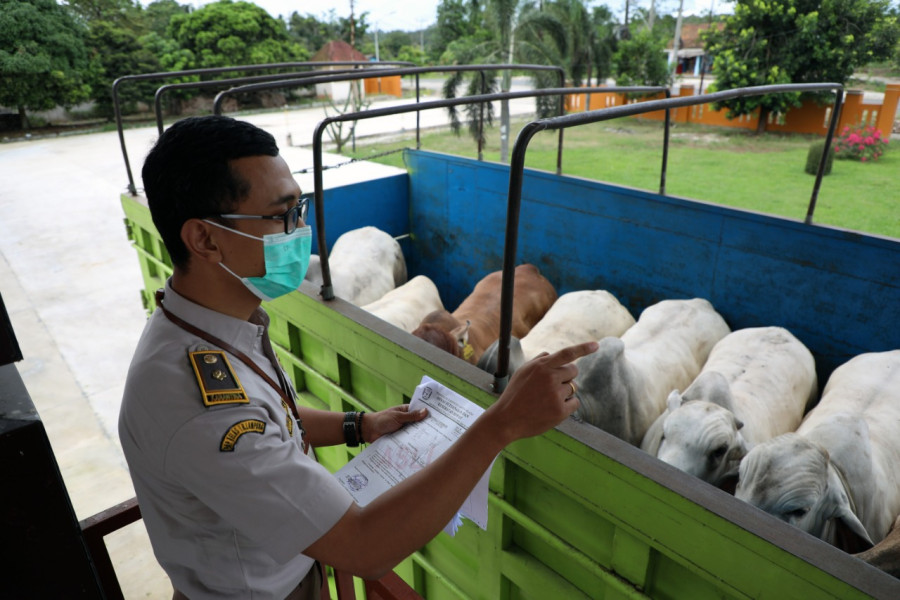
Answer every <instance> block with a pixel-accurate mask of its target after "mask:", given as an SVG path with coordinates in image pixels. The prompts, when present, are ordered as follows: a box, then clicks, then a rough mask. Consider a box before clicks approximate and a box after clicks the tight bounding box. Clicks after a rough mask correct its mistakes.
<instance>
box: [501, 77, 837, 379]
mask: <svg viewBox="0 0 900 600" xmlns="http://www.w3.org/2000/svg"><path fill="white" fill-rule="evenodd" d="M829 90H831V91H835V92H837V94H836V97H835V107H834V109H833V110H832V122H831V125H830V127H829V134H828V138H827V141H826V144H830V143H831V137H830V136H831V135H832V134H833V130H834V128H835V126H836V123H837V120H836V117H835V115H836V114H837V113H839V112H840V108H841V107H840V102H841V100H842V99H843V94H842V90H843V86H842V85H841V84H839V83H792V84H781V85H762V86H755V87H746V88H735V89H731V90H723V91H721V92H714V93H712V94H703V95H700V96H681V97H678V98H668V99H665V100H649V101H647V102H640V103H635V104H628V105H624V106H614V107H610V108H602V109H599V110H595V111H590V112H584V113H573V114H569V115H564V116H562V117H551V118H547V119H539V120H536V121H532V122H531V123H528V124H527V125H525V127H523V128H522V129H521V130H520V131H519V135H518V137H517V138H516V143H515V145H514V146H513V152H512V156H511V159H510V167H509V192H508V206H507V211H506V215H507V218H506V242H505V245H504V249H503V279H502V284H501V292H500V337H499V342H498V346H499V348H498V353H497V371H496V372H495V373H494V391H495V392H498V393H499V392H502V391H503V390H504V389H506V384H507V383H508V382H509V343H510V339H511V337H512V303H513V286H514V284H515V262H516V251H517V245H518V229H519V210H520V207H521V203H522V183H523V180H524V169H525V151H526V150H527V148H528V143H529V142H530V141H531V138H533V137H534V135H535V134H537V133H538V132H539V131H545V130H554V129H564V128H567V127H574V126H577V125H586V124H589V123H597V122H600V121H608V120H610V119H617V118H620V117H629V116H634V115H638V114H642V113H647V112H653V111H657V110H668V109H672V108H680V107H683V106H693V105H696V104H708V103H711V102H719V101H723V100H730V99H732V98H742V97H745V96H762V95H766V94H777V93H785V92H816V91H829ZM827 149H828V146H826V152H823V153H822V158H821V162H820V163H819V175H821V174H822V173H823V171H824V162H825V159H826V158H827V154H828V152H827ZM818 181H820V178H819V177H817V182H818ZM817 185H818V183H817ZM816 193H818V187H817V188H816V189H815V190H814V191H813V194H814V195H815V194H816ZM814 197H815V196H814ZM813 204H814V202H813ZM811 219H812V217H811V215H809V216H808V217H807V220H808V221H811Z"/></svg>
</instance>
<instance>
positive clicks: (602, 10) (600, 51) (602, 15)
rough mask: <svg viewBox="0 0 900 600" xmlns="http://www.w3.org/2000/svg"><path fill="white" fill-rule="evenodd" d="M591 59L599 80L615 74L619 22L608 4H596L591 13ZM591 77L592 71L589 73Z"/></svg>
mask: <svg viewBox="0 0 900 600" xmlns="http://www.w3.org/2000/svg"><path fill="white" fill-rule="evenodd" d="M591 26H592V36H591V60H592V61H593V68H594V71H595V72H596V77H597V81H598V82H601V83H602V82H603V81H604V80H605V79H606V78H607V77H611V76H612V74H613V55H614V54H615V52H616V48H617V45H618V40H617V39H616V31H617V30H618V27H619V26H618V23H617V22H616V19H615V17H614V16H613V14H612V11H611V10H610V9H609V7H608V6H595V7H594V10H593V12H592V13H591ZM588 78H590V72H589V73H588Z"/></svg>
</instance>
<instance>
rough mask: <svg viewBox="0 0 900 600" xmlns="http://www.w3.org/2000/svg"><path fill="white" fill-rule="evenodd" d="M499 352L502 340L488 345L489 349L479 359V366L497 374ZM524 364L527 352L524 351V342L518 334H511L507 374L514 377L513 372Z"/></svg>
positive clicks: (492, 373)
mask: <svg viewBox="0 0 900 600" xmlns="http://www.w3.org/2000/svg"><path fill="white" fill-rule="evenodd" d="M499 353H500V340H495V341H494V343H492V344H491V345H490V346H488V348H487V350H485V351H484V354H482V355H481V358H479V359H478V368H479V369H481V370H482V371H486V372H488V373H490V374H491V375H496V373H497V361H498V360H499ZM523 364H525V353H524V352H523V351H522V342H520V341H519V338H517V337H516V336H514V335H513V336H510V338H509V368H508V369H507V370H508V373H507V375H508V376H509V377H512V376H513V374H514V373H515V372H516V371H518V370H519V368H521V366H522V365H523Z"/></svg>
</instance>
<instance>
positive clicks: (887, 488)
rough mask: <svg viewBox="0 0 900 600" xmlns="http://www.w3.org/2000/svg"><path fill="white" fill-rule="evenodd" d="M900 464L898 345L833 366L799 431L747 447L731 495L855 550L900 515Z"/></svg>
mask: <svg viewBox="0 0 900 600" xmlns="http://www.w3.org/2000/svg"><path fill="white" fill-rule="evenodd" d="M898 465H900V350H893V351H890V352H873V353H868V354H861V355H859V356H857V357H855V358H853V359H852V360H850V361H848V362H847V363H845V364H843V365H841V366H840V367H838V368H837V369H835V371H834V372H833V373H832V374H831V377H830V378H829V379H828V384H827V385H826V386H825V389H824V390H823V392H822V399H821V400H820V401H819V404H818V405H817V406H816V407H815V408H814V409H812V410H811V411H810V412H809V414H807V416H806V417H805V418H804V419H803V422H802V423H801V424H800V427H799V428H798V429H797V432H796V433H787V434H784V435H781V436H779V437H776V438H775V439H772V440H770V441H768V442H764V443H762V444H760V445H758V446H756V447H755V448H753V449H752V450H750V452H749V453H747V456H746V457H745V458H744V460H743V461H742V462H741V468H740V473H739V480H738V486H737V490H736V492H735V495H736V496H737V497H738V498H739V499H741V500H745V501H747V502H749V503H751V504H753V505H755V506H757V507H759V508H761V509H762V510H765V511H766V512H768V513H771V514H772V515H774V516H776V517H778V518H780V519H781V520H783V521H786V522H787V523H791V524H792V525H795V526H797V527H799V528H800V529H803V530H804V531H806V532H808V533H810V534H812V535H815V536H817V537H819V538H821V539H823V540H825V541H826V542H828V543H830V544H832V545H834V546H837V547H839V548H841V549H843V550H845V551H847V552H857V551H859V550H863V549H865V548H866V547H867V544H873V543H878V542H879V541H881V540H882V539H884V537H885V536H886V535H887V532H888V529H889V528H890V526H891V522H892V521H893V520H894V518H895V517H896V516H897V515H898V514H900V469H898ZM850 533H852V534H855V536H851V535H849V534H850ZM859 538H861V540H860V539H859Z"/></svg>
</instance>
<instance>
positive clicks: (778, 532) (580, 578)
mask: <svg viewBox="0 0 900 600" xmlns="http://www.w3.org/2000/svg"><path fill="white" fill-rule="evenodd" d="M406 162H407V167H408V174H407V175H395V176H391V177H387V178H382V179H376V180H373V181H369V182H363V183H355V184H353V185H348V186H343V187H334V188H331V189H328V190H326V191H325V207H326V212H327V215H326V216H327V219H326V221H325V222H326V228H327V237H328V239H329V247H330V246H331V245H332V244H333V242H334V240H335V239H336V238H337V236H338V235H339V234H340V233H342V232H343V231H347V230H349V229H353V228H356V227H360V226H363V225H374V226H376V227H379V228H381V229H383V230H385V231H387V232H388V233H390V234H392V235H395V236H400V235H404V234H407V233H408V234H409V238H407V239H404V240H403V241H402V246H403V249H404V252H405V255H406V259H407V266H408V269H409V274H410V277H412V276H414V275H419V274H423V275H427V276H429V277H430V278H431V279H432V280H433V281H434V282H435V283H436V285H437V286H438V289H439V290H440V291H441V295H442V300H443V302H444V304H445V306H447V307H449V308H451V309H452V308H453V307H455V306H457V305H458V304H459V302H460V301H461V300H462V299H463V298H464V297H465V296H466V295H467V294H468V292H469V291H470V290H471V289H472V287H473V286H474V284H475V283H476V282H477V281H478V280H479V279H480V278H481V277H483V276H484V275H485V274H487V273H488V272H491V271H496V270H499V269H500V268H501V266H502V257H503V246H504V223H505V220H506V210H507V183H508V181H509V168H508V167H505V166H503V165H497V164H488V163H484V162H479V161H474V160H469V159H463V158H459V157H454V156H447V155H442V154H437V153H432V152H424V151H408V152H407V153H406ZM523 190H524V192H523V200H522V208H521V222H520V228H519V246H518V255H517V262H520V263H522V262H531V263H533V264H535V265H537V266H538V267H539V268H540V269H541V271H542V273H543V274H544V275H545V276H546V277H547V278H548V279H549V280H550V281H551V282H552V283H553V284H554V285H555V286H556V288H557V291H558V292H559V293H560V294H563V293H566V292H569V291H574V290H581V289H606V290H608V291H610V292H611V293H613V294H614V295H615V296H616V297H617V298H619V300H620V301H621V302H622V303H623V304H624V305H626V306H627V307H628V308H629V309H630V310H631V312H632V313H633V314H634V315H635V317H637V316H638V315H639V314H640V311H641V310H642V309H643V308H645V307H646V306H648V305H650V304H653V303H655V302H657V301H659V300H663V299H669V298H690V297H703V298H706V299H708V300H710V301H711V302H712V303H713V305H714V306H715V308H716V309H717V310H718V311H719V312H720V313H721V314H722V315H723V317H724V318H725V319H726V321H727V322H728V324H729V325H730V326H731V328H732V329H739V328H743V327H752V326H764V325H779V326H782V327H786V328H787V329H789V330H791V331H792V332H793V333H794V334H795V335H796V336H797V337H798V338H799V339H800V340H801V341H803V342H804V343H805V344H806V345H807V346H808V347H809V348H810V350H811V351H812V352H813V354H814V356H815V358H816V362H817V369H818V371H819V377H820V382H822V383H824V381H826V380H827V376H828V374H830V372H831V371H832V370H833V369H834V368H835V367H836V366H838V365H839V364H842V363H843V362H845V361H846V360H848V359H849V358H851V357H852V356H855V355H856V354H859V353H862V352H870V351H881V350H888V349H895V348H900V331H898V330H897V329H896V327H894V324H896V323H897V322H900V241H898V240H894V239H888V238H879V237H875V236H870V235H864V234H860V233H855V232H849V231H843V230H839V229H835V228H829V227H823V226H818V225H806V224H804V223H802V222H800V221H792V220H787V219H782V218H775V217H771V216H767V215H762V214H755V213H751V212H747V211H741V210H736V209H730V208H724V207H720V206H715V205H710V204H705V203H701V202H697V201H692V200H688V199H681V198H673V197H667V196H661V195H659V194H654V193H650V192H645V191H641V190H635V189H629V188H624V187H621V186H614V185H609V184H604V183H599V182H595V181H588V180H584V179H579V178H573V177H566V176H558V175H553V174H548V173H543V172H535V171H526V174H525V179H524V186H523ZM122 202H123V207H124V210H125V213H126V221H127V222H128V223H129V228H130V231H131V236H132V239H134V241H135V247H136V249H137V251H138V256H139V260H140V263H141V268H142V272H143V273H144V279H145V292H144V298H145V306H147V308H148V310H150V309H151V308H152V306H151V304H150V303H149V298H151V297H152V295H151V294H152V292H153V290H155V289H156V288H158V287H161V285H162V283H163V282H164V279H165V277H166V276H167V275H168V274H169V272H170V271H171V266H170V263H169V262H168V257H167V256H166V255H165V251H164V249H163V247H162V244H161V242H160V241H159V238H158V235H157V234H156V231H155V230H154V228H153V226H152V223H151V221H150V218H149V212H148V211H147V209H146V206H145V203H144V202H143V201H142V199H141V198H139V197H132V196H129V195H124V196H123V197H122ZM362 207H366V208H365V209H363V208H362ZM372 207H375V208H376V209H375V210H372ZM312 218H313V217H312V216H310V220H312ZM266 308H267V310H268V311H269V313H270V315H271V316H272V337H273V341H274V342H276V344H277V345H278V346H279V347H278V352H279V355H280V357H281V359H282V362H283V364H284V365H285V367H286V368H287V369H288V371H289V373H290V374H291V376H292V377H293V380H294V382H295V384H296V386H297V389H298V390H299V391H301V397H302V401H303V402H304V403H306V404H308V405H309V406H314V407H318V408H330V409H333V410H358V409H364V410H379V409H381V408H385V407H388V406H391V405H393V404H396V403H398V402H403V401H406V400H408V399H409V397H410V395H411V394H412V392H413V390H414V388H415V386H416V385H417V384H418V383H419V380H420V379H421V377H422V375H429V376H430V377H432V378H434V379H436V380H438V381H440V382H442V383H443V384H445V385H447V386H449V387H451V388H453V389H454V390H456V391H458V392H460V393H461V394H463V395H465V396H467V397H469V398H471V399H472V400H473V401H475V402H477V403H479V404H481V405H482V406H487V405H489V404H490V403H491V402H492V401H493V400H494V398H495V395H494V394H493V393H492V391H491V388H492V376H491V375H490V374H488V373H485V372H482V371H479V370H478V369H477V368H475V367H473V366H472V365H469V364H467V363H465V362H463V361H461V360H459V359H456V358H453V357H452V356H450V355H449V354H446V353H443V352H441V351H440V350H438V349H436V348H434V347H432V346H430V345H428V344H427V343H425V342H423V341H422V340H419V339H418V338H414V337H413V336H411V335H409V334H407V333H405V332H403V331H400V330H398V329H396V328H394V327H392V326H390V325H388V324H386V323H384V322H383V321H380V320H379V319H377V318H375V317H373V316H372V315H369V314H368V313H366V312H364V311H362V310H361V309H359V308H357V307H356V306H353V305H351V304H349V303H347V302H344V301H342V300H340V299H334V300H330V301H324V300H322V299H321V297H320V296H319V294H318V290H316V289H315V288H313V287H312V286H311V285H308V284H304V286H303V287H302V288H301V290H300V291H299V292H298V293H294V294H290V295H289V296H287V297H284V298H282V299H279V300H277V301H275V302H272V303H268V304H267V306H266ZM353 452H354V451H353V450H348V449H347V448H344V447H335V448H324V449H320V450H319V452H318V456H319V458H320V460H321V461H322V462H323V463H324V464H325V465H326V466H327V467H328V468H329V469H331V470H336V469H337V468H339V467H340V466H342V465H343V464H344V463H345V462H346V461H347V460H348V459H349V458H350V457H351V456H352V455H353ZM491 491H492V494H491V496H490V500H489V527H488V530H487V531H482V530H480V529H478V528H477V527H476V526H474V525H472V524H470V523H469V524H466V525H465V526H464V527H463V528H462V529H461V530H460V532H459V533H458V534H457V536H456V537H455V538H450V537H448V536H446V535H444V534H440V535H439V536H438V537H437V538H436V539H435V540H434V541H432V542H430V543H429V544H428V545H427V546H425V547H424V548H423V549H422V550H421V551H419V552H417V553H415V554H414V555H413V556H411V557H410V558H409V559H408V560H406V561H405V562H404V563H403V564H402V565H401V566H400V567H398V569H397V572H398V573H400V574H401V576H403V577H404V579H406V580H407V581H408V582H409V583H410V584H412V585H413V586H414V587H415V588H416V589H417V590H418V591H419V593H420V594H422V595H423V596H425V597H427V598H429V599H433V598H434V599H441V598H484V599H497V598H579V597H583V598H620V597H628V598H692V599H693V598H698V599H699V598H778V599H783V598H798V599H799V598H803V599H807V598H865V597H876V598H885V599H886V598H897V597H900V581H898V580H896V579H894V578H892V577H890V576H888V575H886V574H884V573H882V572H881V571H879V570H877V569H875V568H873V567H871V566H869V565H868V564H866V563H863V562H862V561H859V560H857V559H855V558H854V557H852V556H849V555H847V554H845V553H843V552H841V551H839V550H837V549H835V548H833V547H831V546H830V545H828V544H826V543H824V542H821V541H820V540H818V539H815V538H813V537H812V536H809V535H807V534H805V533H803V532H801V531H799V530H797V529H794V528H792V527H790V526H788V525H786V524H784V523H782V522H780V521H778V520H776V519H774V518H772V517H770V516H769V515H766V514H764V513H762V512H761V511H759V510H757V509H755V508H753V507H751V506H749V505H747V504H744V503H742V502H740V501H738V500H736V499H735V498H733V497H732V496H730V495H728V494H726V493H725V492H722V491H721V490H718V489H715V488H713V487H712V486H709V485H707V484H705V483H703V482H701V481H699V480H697V479H695V478H692V477H690V476H688V475H685V474H684V473H681V472H680V471H678V470H676V469H674V468H672V467H669V466H668V465H666V464H664V463H662V462H661V461H658V460H657V459H655V458H653V457H651V456H649V455H647V454H645V453H643V452H642V451H640V450H639V449H637V448H634V447H632V446H630V445H628V444H626V443H624V442H622V441H621V440H618V439H616V438H614V437H612V436H610V435H608V434H606V433H605V432H603V431H600V430H598V429H596V428H594V427H592V426H589V425H584V424H580V423H577V422H575V421H570V422H566V423H564V424H563V425H561V426H560V427H558V428H557V429H556V430H554V431H551V432H549V433H547V434H545V435H543V436H540V437H538V438H532V439H528V440H522V441H519V442H516V443H515V444H513V445H512V446H510V447H509V448H508V449H507V450H505V451H504V452H503V453H502V455H501V456H500V457H499V458H498V460H497V462H496V463H495V465H494V468H493V471H492V474H491Z"/></svg>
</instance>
